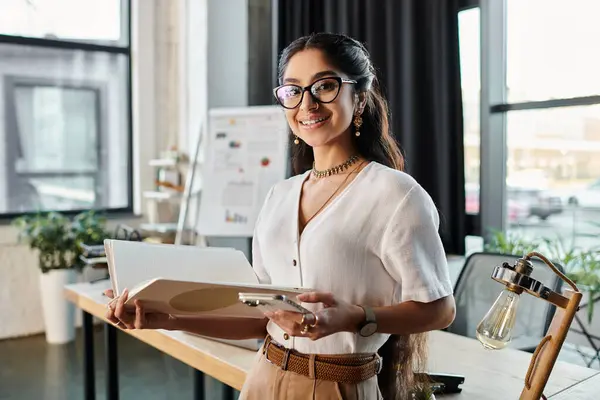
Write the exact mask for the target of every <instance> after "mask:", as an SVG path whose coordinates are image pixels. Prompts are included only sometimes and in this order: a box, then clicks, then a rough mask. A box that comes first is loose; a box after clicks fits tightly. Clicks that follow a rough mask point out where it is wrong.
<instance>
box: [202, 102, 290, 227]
mask: <svg viewBox="0 0 600 400" xmlns="http://www.w3.org/2000/svg"><path fill="white" fill-rule="evenodd" d="M208 118H209V121H208V130H207V137H206V139H207V140H206V147H205V153H204V154H205V157H204V159H205V162H204V165H203V167H202V195H201V199H200V213H199V219H198V223H197V231H198V234H200V235H203V236H228V237H251V236H252V235H253V233H254V224H255V222H256V218H257V217H258V213H259V212H260V209H261V207H262V205H263V202H264V199H265V198H266V196H267V193H268V191H269V189H270V188H271V187H272V186H273V185H274V184H275V183H277V182H279V181H281V180H284V179H285V178H286V173H287V164H288V162H287V160H288V136H287V122H286V120H285V115H284V114H283V112H282V110H281V108H279V107H276V106H252V107H244V108H217V109H212V110H210V111H209V115H208Z"/></svg>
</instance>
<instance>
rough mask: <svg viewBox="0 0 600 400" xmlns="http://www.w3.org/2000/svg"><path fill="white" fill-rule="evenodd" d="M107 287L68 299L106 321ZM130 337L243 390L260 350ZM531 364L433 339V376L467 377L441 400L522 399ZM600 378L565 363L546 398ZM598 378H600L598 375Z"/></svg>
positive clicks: (148, 334)
mask: <svg viewBox="0 0 600 400" xmlns="http://www.w3.org/2000/svg"><path fill="white" fill-rule="evenodd" d="M104 288H105V287H104V286H103V285H102V284H88V283H79V284H74V285H68V286H67V287H66V288H65V296H66V297H67V298H68V299H69V300H70V301H72V302H73V303H75V304H76V305H77V306H78V307H79V308H81V309H83V310H84V311H86V312H87V313H89V314H91V315H94V316H96V317H99V318H101V319H103V320H104V314H105V311H106V306H105V304H106V302H107V300H108V299H107V298H106V297H104V296H102V290H103V289H104ZM111 326H112V325H111ZM124 332H126V333H128V334H130V335H132V336H134V337H136V338H138V339H139V340H142V341H143V342H146V343H148V344H149V345H151V346H153V347H156V348H157V349H159V350H161V351H162V352H164V353H166V354H168V355H170V356H172V357H174V358H176V359H178V360H180V361H182V362H184V363H186V364H188V365H190V366H192V367H193V368H196V369H198V370H199V371H202V372H204V373H206V374H208V375H210V376H212V377H214V378H216V379H218V380H219V381H221V382H223V383H225V384H227V385H229V386H231V387H233V388H236V389H238V390H240V389H241V388H242V385H243V383H244V379H245V376H246V373H247V371H249V370H250V367H251V365H252V361H253V358H254V356H255V352H254V351H251V350H247V349H244V348H240V347H236V346H231V345H228V344H224V343H220V342H216V341H213V340H208V339H204V338H201V337H197V336H192V335H188V334H185V333H183V332H168V331H146V330H142V331H136V330H124ZM530 359H531V354H529V353H525V352H522V351H518V350H513V349H505V350H502V351H490V350H485V349H484V348H483V346H481V344H480V343H479V342H478V341H476V340H474V339H470V338H466V337H463V336H458V335H455V334H451V333H447V332H442V331H436V332H431V334H430V346H429V371H430V372H439V373H451V374H460V375H464V376H465V383H464V384H463V385H462V388H463V391H462V393H458V394H451V395H445V396H439V395H438V396H437V397H438V398H440V399H452V400H454V399H459V400H460V399H469V400H471V399H478V400H484V399H490V400H496V399H497V400H510V399H518V398H519V394H520V393H521V390H522V388H523V380H524V376H525V373H526V371H527V368H528V366H529V361H530ZM599 373H600V371H596V370H592V369H589V368H584V367H580V366H577V365H573V364H568V363H565V362H561V361H559V362H557V363H556V365H555V367H554V370H553V372H552V376H551V377H550V380H549V381H548V384H547V386H546V390H545V394H546V396H548V397H550V396H552V395H555V394H557V393H559V392H561V391H563V390H565V389H568V388H571V389H572V390H576V388H577V384H578V383H579V382H582V381H583V382H582V383H581V390H582V393H585V394H586V395H587V393H588V392H587V390H588V385H589V384H586V379H588V378H591V377H594V376H595V375H597V374H599ZM595 378H598V379H600V378H599V377H598V376H596V377H595ZM596 381H597V379H596ZM592 382H593V383H595V381H592ZM592 386H593V385H592ZM571 389H569V390H571ZM563 393H566V392H563ZM573 393H575V392H573ZM563 398H565V397H563ZM581 398H582V399H583V398H584V397H581ZM557 399H562V398H561V397H557ZM569 399H570V398H569Z"/></svg>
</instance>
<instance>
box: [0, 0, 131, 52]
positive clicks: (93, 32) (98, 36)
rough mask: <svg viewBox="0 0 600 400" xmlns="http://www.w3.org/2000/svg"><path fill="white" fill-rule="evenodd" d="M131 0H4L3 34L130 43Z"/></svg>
mask: <svg viewBox="0 0 600 400" xmlns="http://www.w3.org/2000/svg"><path fill="white" fill-rule="evenodd" d="M127 3H128V2H125V1H122V0H2V5H0V11H1V12H0V34H3V35H10V36H21V37H30V38H45V39H57V40H68V41H81V42H88V43H97V44H106V45H122V46H125V45H127V43H128V41H129V37H128V25H129V24H128V20H129V18H128V12H129V7H128V4H127Z"/></svg>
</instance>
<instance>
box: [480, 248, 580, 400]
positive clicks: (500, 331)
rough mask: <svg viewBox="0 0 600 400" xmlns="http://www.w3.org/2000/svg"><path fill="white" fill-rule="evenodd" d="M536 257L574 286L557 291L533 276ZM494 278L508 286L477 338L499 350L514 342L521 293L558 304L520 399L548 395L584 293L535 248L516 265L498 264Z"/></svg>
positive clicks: (536, 352) (518, 260) (535, 354)
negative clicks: (548, 389) (551, 378)
mask: <svg viewBox="0 0 600 400" xmlns="http://www.w3.org/2000/svg"><path fill="white" fill-rule="evenodd" d="M532 257H537V258H539V259H541V260H542V261H543V262H544V263H546V264H547V265H548V267H550V269H551V270H552V271H553V272H554V273H555V274H556V275H558V276H559V277H560V278H561V279H562V280H563V281H565V282H566V283H568V284H569V286H570V287H571V288H566V289H564V290H563V291H562V294H561V293H556V292H554V291H553V290H552V289H550V288H548V287H546V286H544V285H543V284H542V283H541V282H539V281H537V280H535V279H533V278H532V277H531V273H532V272H533V264H532V263H531V261H530V260H531V258H532ZM492 279H493V280H495V281H497V282H499V283H502V284H503V285H505V286H506V288H505V289H504V290H503V291H502V292H501V293H500V295H499V296H498V298H497V299H496V301H495V302H494V304H493V305H492V308H490V310H489V311H488V312H487V314H486V315H485V317H484V318H483V320H481V322H480V323H479V325H478V326H477V331H476V334H477V339H478V340H479V341H480V342H481V343H482V344H483V346H484V347H485V348H487V349H492V350H499V349H502V348H504V347H506V345H508V343H509V342H510V340H511V331H512V328H513V326H514V323H515V317H516V312H517V306H518V304H519V295H520V294H521V293H523V292H525V293H527V294H530V295H532V296H534V297H537V298H540V299H542V300H545V301H547V302H549V303H552V304H554V305H555V306H556V307H557V309H556V312H555V313H554V317H553V318H552V322H551V323H550V327H549V328H548V332H547V333H546V336H545V337H544V338H543V339H542V340H541V341H540V343H539V344H538V345H537V347H536V349H535V352H534V353H533V355H532V357H531V362H530V363H529V369H528V370H527V374H526V376H525V387H524V388H523V391H522V392H521V397H520V400H539V399H540V398H544V399H545V398H546V397H545V396H544V395H543V391H544V387H545V386H546V383H547V382H548V378H549V377H550V373H551V372H552V368H553V367H554V363H555V362H556V359H557V358H558V353H559V352H560V349H561V347H562V345H563V343H564V341H565V338H566V336H567V333H568V331H569V326H570V325H571V322H572V321H573V318H574V317H575V313H576V312H577V310H578V309H579V302H580V301H581V297H582V294H581V292H580V291H579V289H578V288H577V286H576V285H575V283H573V281H571V280H570V279H569V278H567V277H566V276H565V275H564V274H562V273H561V272H560V271H559V270H558V269H557V268H556V267H555V266H554V264H552V262H550V261H549V260H548V259H547V258H546V257H544V256H543V255H542V254H540V253H537V252H531V253H529V254H527V255H525V256H524V257H523V258H519V259H517V260H516V261H515V264H514V265H510V264H509V263H506V262H505V263H503V264H502V265H499V266H496V267H495V268H494V271H493V272H492Z"/></svg>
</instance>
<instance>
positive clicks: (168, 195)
mask: <svg viewBox="0 0 600 400" xmlns="http://www.w3.org/2000/svg"><path fill="white" fill-rule="evenodd" d="M182 197H183V193H180V192H157V191H146V192H144V198H145V199H152V200H181V198H182Z"/></svg>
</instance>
